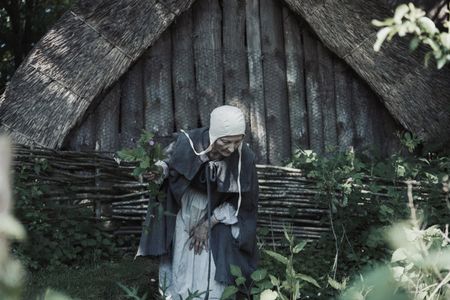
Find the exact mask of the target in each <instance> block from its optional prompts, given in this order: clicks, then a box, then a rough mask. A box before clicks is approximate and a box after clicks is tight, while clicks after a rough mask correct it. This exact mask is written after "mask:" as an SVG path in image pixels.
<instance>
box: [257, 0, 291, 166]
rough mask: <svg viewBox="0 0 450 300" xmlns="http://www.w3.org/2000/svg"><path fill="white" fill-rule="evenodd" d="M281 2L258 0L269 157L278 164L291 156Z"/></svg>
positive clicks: (270, 160)
mask: <svg viewBox="0 0 450 300" xmlns="http://www.w3.org/2000/svg"><path fill="white" fill-rule="evenodd" d="M280 5H281V4H280V3H279V2H278V1H274V0H260V15H261V33H262V40H261V48H262V53H263V55H264V60H263V74H264V98H265V103H266V126H267V128H266V129H267V137H268V150H269V151H268V154H269V155H268V157H269V163H271V164H280V163H281V162H282V161H283V160H286V159H288V158H290V156H291V143H290V128H289V111H288V102H287V86H286V65H285V55H284V53H285V51H284V41H283V20H282V15H281V6H280Z"/></svg>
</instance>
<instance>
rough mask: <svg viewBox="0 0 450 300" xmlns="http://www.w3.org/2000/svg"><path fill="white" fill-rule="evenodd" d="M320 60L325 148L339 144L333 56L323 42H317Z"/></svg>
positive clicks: (320, 88) (320, 93)
mask: <svg viewBox="0 0 450 300" xmlns="http://www.w3.org/2000/svg"><path fill="white" fill-rule="evenodd" d="M317 56H318V61H319V68H318V69H319V74H318V75H319V95H320V106H321V109H322V122H323V125H322V130H323V146H324V150H327V149H334V148H335V147H336V146H337V129H336V102H335V95H334V73H333V57H332V54H331V52H330V51H329V50H328V49H326V48H325V47H324V46H323V44H322V43H317Z"/></svg>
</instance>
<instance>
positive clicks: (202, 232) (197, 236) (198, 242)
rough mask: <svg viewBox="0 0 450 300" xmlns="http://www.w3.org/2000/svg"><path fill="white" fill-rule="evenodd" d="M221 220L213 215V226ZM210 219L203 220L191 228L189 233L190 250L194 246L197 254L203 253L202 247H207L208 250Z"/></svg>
mask: <svg viewBox="0 0 450 300" xmlns="http://www.w3.org/2000/svg"><path fill="white" fill-rule="evenodd" d="M217 223H219V221H218V220H217V219H216V218H215V217H214V215H213V216H211V228H213V227H214V226H216V224H217ZM208 225H209V224H208V220H205V221H203V222H202V223H200V224H198V225H197V226H195V227H194V228H192V229H191V231H190V233H189V235H190V236H191V238H192V240H191V244H190V245H189V250H191V249H192V248H194V253H195V254H201V253H202V249H203V248H205V250H206V251H208Z"/></svg>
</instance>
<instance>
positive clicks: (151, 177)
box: [142, 171, 161, 181]
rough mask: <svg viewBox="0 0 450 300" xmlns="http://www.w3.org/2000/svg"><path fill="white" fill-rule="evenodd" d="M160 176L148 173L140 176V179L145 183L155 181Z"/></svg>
mask: <svg viewBox="0 0 450 300" xmlns="http://www.w3.org/2000/svg"><path fill="white" fill-rule="evenodd" d="M159 176H161V175H160V174H158V173H157V172H154V171H150V172H146V173H143V174H142V178H144V180H146V181H156V180H157V179H158V177H159Z"/></svg>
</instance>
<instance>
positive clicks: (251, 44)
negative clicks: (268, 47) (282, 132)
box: [245, 0, 267, 163]
mask: <svg viewBox="0 0 450 300" xmlns="http://www.w3.org/2000/svg"><path fill="white" fill-rule="evenodd" d="M245 12H246V16H245V27H246V38H247V50H248V59H247V60H248V81H249V97H250V100H249V102H250V128H251V133H252V139H251V145H252V149H253V151H254V152H255V154H256V160H257V161H258V162H259V163H266V162H267V135H266V106H265V103H264V80H263V67H262V52H261V51H262V50H261V29H260V28H261V27H260V16H259V0H247V1H246V7H245Z"/></svg>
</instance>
